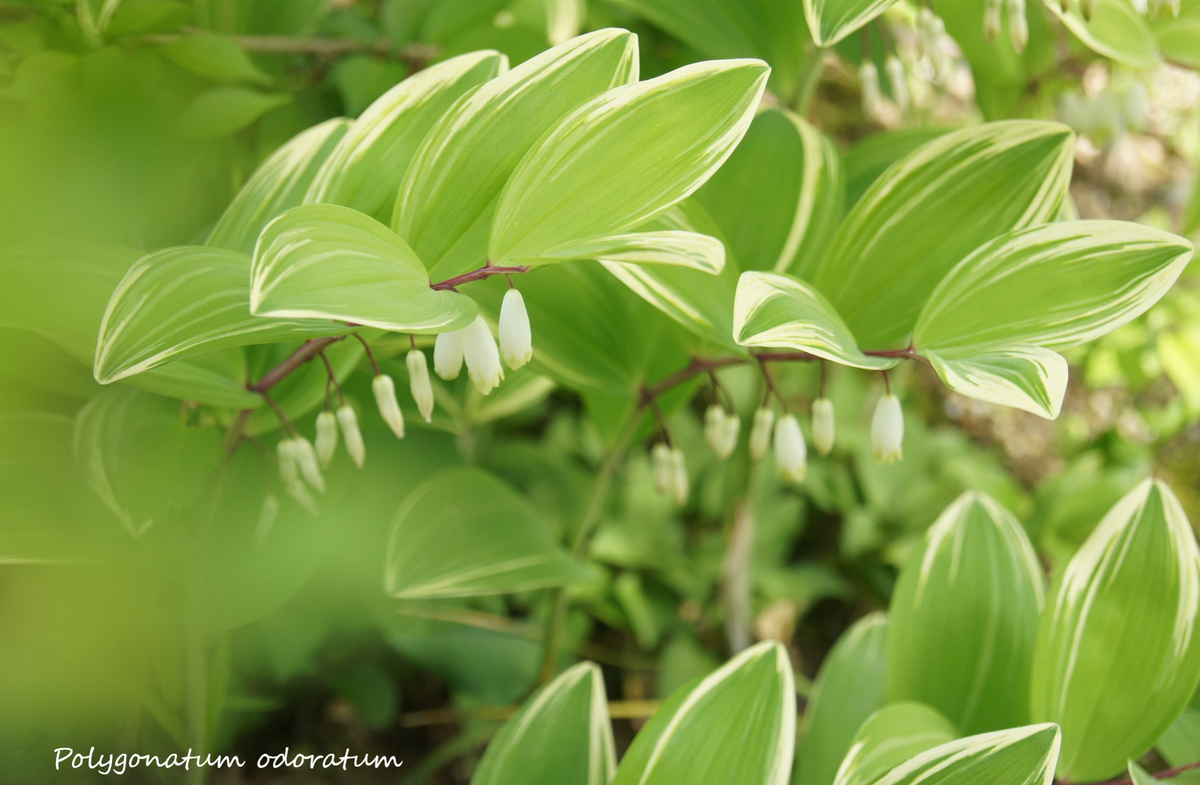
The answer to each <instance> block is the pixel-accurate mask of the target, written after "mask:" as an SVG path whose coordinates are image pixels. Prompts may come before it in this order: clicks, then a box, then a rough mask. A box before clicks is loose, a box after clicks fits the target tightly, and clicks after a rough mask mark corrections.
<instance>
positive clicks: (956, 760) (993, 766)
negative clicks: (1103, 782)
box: [875, 723, 1061, 785]
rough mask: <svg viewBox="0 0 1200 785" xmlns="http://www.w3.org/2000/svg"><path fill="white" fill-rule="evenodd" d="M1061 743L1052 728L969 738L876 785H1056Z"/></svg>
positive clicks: (905, 765) (936, 750)
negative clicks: (979, 784) (1055, 768)
mask: <svg viewBox="0 0 1200 785" xmlns="http://www.w3.org/2000/svg"><path fill="white" fill-rule="evenodd" d="M1060 741H1061V737H1060V734H1059V730H1058V727H1057V726H1055V725H1051V724H1048V723H1047V724H1044V725H1026V726H1024V727H1021V728H1012V729H1009V730H1002V731H995V732H993V733H983V734H980V735H978V736H968V737H967V738H965V739H957V740H955V741H951V742H948V743H946V744H942V745H939V746H937V747H934V748H933V749H931V750H927V751H925V752H923V753H921V754H920V755H918V756H916V757H915V758H912V759H911V760H909V761H908V762H907V763H903V764H901V765H900V766H897V767H896V768H894V769H892V770H891V772H889V773H888V774H887V775H886V776H884V777H881V778H879V779H877V780H875V785H957V783H965V782H970V783H1004V784H1005V785H1050V783H1052V782H1053V781H1054V764H1055V761H1057V760H1058V751H1059V745H1060Z"/></svg>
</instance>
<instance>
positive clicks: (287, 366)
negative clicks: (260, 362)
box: [247, 335, 346, 393]
mask: <svg viewBox="0 0 1200 785" xmlns="http://www.w3.org/2000/svg"><path fill="white" fill-rule="evenodd" d="M345 337H346V336H344V335H331V336H329V337H328V338H310V339H308V340H307V341H305V342H304V344H303V345H302V346H301V347H300V348H299V349H297V350H296V351H294V352H292V353H291V355H290V356H288V358H287V359H286V360H284V361H283V362H281V363H280V364H279V365H276V366H275V367H274V368H272V369H271V370H270V371H269V372H268V373H267V375H266V376H264V377H263V378H261V379H259V380H258V381H257V382H256V383H255V384H251V385H248V387H247V389H249V390H250V392H256V393H265V392H267V391H268V390H270V389H271V388H272V387H274V386H275V385H277V384H279V383H280V382H282V381H283V380H284V379H286V378H287V377H288V375H289V374H291V373H292V371H294V370H296V369H297V368H299V367H300V366H301V365H304V364H305V363H306V362H308V361H309V360H311V359H312V358H314V357H316V356H317V355H318V354H320V353H321V352H322V351H324V350H325V348H326V347H328V346H332V345H333V344H335V343H337V342H338V341H340V340H342V339H343V338H345Z"/></svg>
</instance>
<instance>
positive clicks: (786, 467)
mask: <svg viewBox="0 0 1200 785" xmlns="http://www.w3.org/2000/svg"><path fill="white" fill-rule="evenodd" d="M775 463H776V465H777V468H778V469H779V474H780V476H782V477H783V478H784V479H786V480H791V481H792V482H804V475H805V474H806V473H807V471H808V448H807V447H806V446H805V444H804V434H803V433H801V432H800V423H799V421H797V420H796V415H794V414H785V415H784V416H783V417H780V418H779V422H777V423H775Z"/></svg>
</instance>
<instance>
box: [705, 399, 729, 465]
mask: <svg viewBox="0 0 1200 785" xmlns="http://www.w3.org/2000/svg"><path fill="white" fill-rule="evenodd" d="M724 432H725V409H724V407H722V406H721V405H720V404H716V403H714V404H712V405H711V406H709V407H708V408H707V409H705V410H704V442H705V443H706V444H707V445H708V447H709V449H711V450H712V451H713V452H715V453H717V454H718V455H720V454H721V439H722V438H723V436H724Z"/></svg>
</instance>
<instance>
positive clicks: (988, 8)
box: [983, 0, 1088, 54]
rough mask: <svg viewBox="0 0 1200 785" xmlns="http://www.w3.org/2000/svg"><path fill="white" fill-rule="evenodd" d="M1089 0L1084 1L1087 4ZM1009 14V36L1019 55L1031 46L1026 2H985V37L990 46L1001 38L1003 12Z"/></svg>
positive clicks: (988, 0)
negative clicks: (1026, 16)
mask: <svg viewBox="0 0 1200 785" xmlns="http://www.w3.org/2000/svg"><path fill="white" fill-rule="evenodd" d="M1087 1H1088V0H1084V2H1085V3H1086V2H1087ZM1002 11H1005V12H1007V14H1008V36H1009V40H1010V41H1011V42H1012V48H1013V50H1014V51H1016V53H1017V54H1020V53H1022V52H1024V51H1025V47H1026V46H1028V45H1029V21H1028V20H1027V19H1026V18H1025V0H985V2H984V6H983V35H984V37H985V38H986V39H987V41H988V43H989V44H994V43H996V39H997V38H999V37H1000V27H1001V21H1000V16H1001V12H1002Z"/></svg>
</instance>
